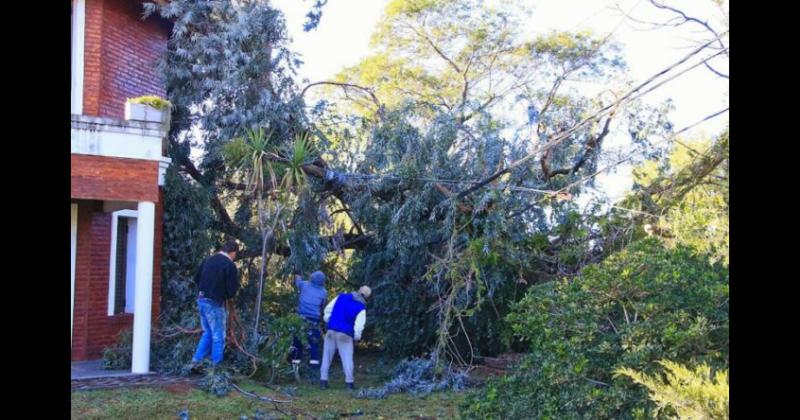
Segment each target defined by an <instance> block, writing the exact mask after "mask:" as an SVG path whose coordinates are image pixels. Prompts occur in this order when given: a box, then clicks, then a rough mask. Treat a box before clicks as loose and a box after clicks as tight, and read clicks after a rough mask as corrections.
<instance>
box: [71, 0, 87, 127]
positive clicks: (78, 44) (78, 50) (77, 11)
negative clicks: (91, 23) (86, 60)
mask: <svg viewBox="0 0 800 420" xmlns="http://www.w3.org/2000/svg"><path fill="white" fill-rule="evenodd" d="M85 32H86V1H85V0H72V66H71V67H72V68H71V70H72V94H71V95H70V99H71V105H70V109H71V112H72V113H73V114H82V113H83V48H84V34H85Z"/></svg>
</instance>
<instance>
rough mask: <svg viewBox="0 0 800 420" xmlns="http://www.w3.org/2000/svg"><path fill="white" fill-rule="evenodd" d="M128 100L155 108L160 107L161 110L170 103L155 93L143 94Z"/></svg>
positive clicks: (166, 107)
mask: <svg viewBox="0 0 800 420" xmlns="http://www.w3.org/2000/svg"><path fill="white" fill-rule="evenodd" d="M128 102H131V103H134V104H144V105H150V106H152V107H153V108H155V109H162V110H163V109H168V108H169V107H170V106H171V105H172V104H170V102H169V101H168V100H166V99H164V98H162V97H160V96H155V95H144V96H139V97H136V98H129V99H128Z"/></svg>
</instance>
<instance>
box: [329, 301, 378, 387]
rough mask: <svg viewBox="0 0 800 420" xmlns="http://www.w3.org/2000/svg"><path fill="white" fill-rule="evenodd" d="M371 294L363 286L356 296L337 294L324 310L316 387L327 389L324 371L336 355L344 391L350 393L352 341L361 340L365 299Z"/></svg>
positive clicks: (364, 321)
mask: <svg viewBox="0 0 800 420" xmlns="http://www.w3.org/2000/svg"><path fill="white" fill-rule="evenodd" d="M371 294H372V290H370V288H369V287H367V286H361V288H359V289H358V291H357V292H353V293H341V294H339V295H338V296H336V297H335V298H333V300H331V301H330V302H328V305H327V306H325V311H324V315H323V319H324V320H325V322H326V323H327V324H328V331H327V332H326V333H325V341H324V349H323V356H322V368H321V369H320V377H319V379H320V387H322V388H323V389H324V388H327V387H328V370H329V369H330V366H331V361H332V360H333V356H334V354H335V353H337V352H338V353H339V358H340V359H341V360H342V369H343V370H344V381H345V384H346V386H347V388H348V389H354V388H355V384H354V383H353V382H354V377H353V366H354V364H353V349H354V341H359V340H361V333H362V332H363V331H364V325H365V323H366V322H367V309H366V308H367V298H368V297H369V296H370V295H371Z"/></svg>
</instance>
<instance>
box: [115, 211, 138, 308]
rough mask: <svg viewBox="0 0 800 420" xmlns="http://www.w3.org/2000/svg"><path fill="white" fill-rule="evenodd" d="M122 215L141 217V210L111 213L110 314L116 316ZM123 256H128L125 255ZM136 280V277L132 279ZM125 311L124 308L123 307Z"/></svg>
mask: <svg viewBox="0 0 800 420" xmlns="http://www.w3.org/2000/svg"><path fill="white" fill-rule="evenodd" d="M120 217H130V218H136V219H138V217H139V212H138V211H136V210H119V211H115V212H113V213H111V244H110V247H111V250H110V251H111V252H110V253H109V256H108V316H114V315H115V313H114V310H115V309H116V308H115V307H114V300H115V299H114V296H115V293H116V288H117V281H116V280H117V279H116V278H117V226H118V224H119V218H120ZM122 258H127V256H126V255H123V256H122ZM132 280H133V281H136V280H135V279H132ZM123 311H124V309H123Z"/></svg>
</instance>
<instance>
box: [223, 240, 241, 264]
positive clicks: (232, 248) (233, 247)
mask: <svg viewBox="0 0 800 420" xmlns="http://www.w3.org/2000/svg"><path fill="white" fill-rule="evenodd" d="M222 252H224V253H226V254H228V256H229V257H231V259H232V260H233V259H236V253H237V252H239V244H238V243H236V241H235V240H233V239H228V240H227V241H226V242H225V243H224V244H223V245H222Z"/></svg>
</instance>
